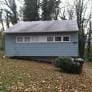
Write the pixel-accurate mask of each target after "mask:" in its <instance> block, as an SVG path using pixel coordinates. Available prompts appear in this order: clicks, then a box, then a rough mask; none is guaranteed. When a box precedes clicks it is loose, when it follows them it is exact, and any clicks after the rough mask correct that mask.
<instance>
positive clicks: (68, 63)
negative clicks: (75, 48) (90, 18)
mask: <svg viewBox="0 0 92 92" xmlns="http://www.w3.org/2000/svg"><path fill="white" fill-rule="evenodd" d="M54 64H55V66H56V67H58V68H60V69H61V70H63V71H64V72H67V73H80V64H79V63H78V62H74V61H72V59H71V58H69V57H59V58H57V59H56V61H55V63H54Z"/></svg>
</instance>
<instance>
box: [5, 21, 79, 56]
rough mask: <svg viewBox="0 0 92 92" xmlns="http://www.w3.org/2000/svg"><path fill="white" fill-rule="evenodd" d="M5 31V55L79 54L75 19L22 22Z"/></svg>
mask: <svg viewBox="0 0 92 92" xmlns="http://www.w3.org/2000/svg"><path fill="white" fill-rule="evenodd" d="M4 33H5V55H6V56H9V57H12V56H72V57H77V56H78V26H77V22H76V21H75V20H53V21H34V22H21V23H18V24H16V25H14V26H13V27H11V28H9V29H8V30H6V31H4Z"/></svg>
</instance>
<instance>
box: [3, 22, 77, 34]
mask: <svg viewBox="0 0 92 92" xmlns="http://www.w3.org/2000/svg"><path fill="white" fill-rule="evenodd" d="M68 31H69V32H70V31H78V26H77V22H76V21H75V20H53V21H32V22H21V23H17V24H16V25H14V26H13V27H10V28H9V29H7V30H6V31H4V32H5V33H32V32H68Z"/></svg>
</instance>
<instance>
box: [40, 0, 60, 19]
mask: <svg viewBox="0 0 92 92" xmlns="http://www.w3.org/2000/svg"><path fill="white" fill-rule="evenodd" d="M59 4H60V0H43V1H42V4H41V5H42V7H41V8H42V20H52V19H55V20H57V19H58V15H59Z"/></svg>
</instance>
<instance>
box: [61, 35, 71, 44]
mask: <svg viewBox="0 0 92 92" xmlns="http://www.w3.org/2000/svg"><path fill="white" fill-rule="evenodd" d="M64 37H69V41H64V40H63V38H64ZM62 42H71V36H70V35H63V36H62Z"/></svg>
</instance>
